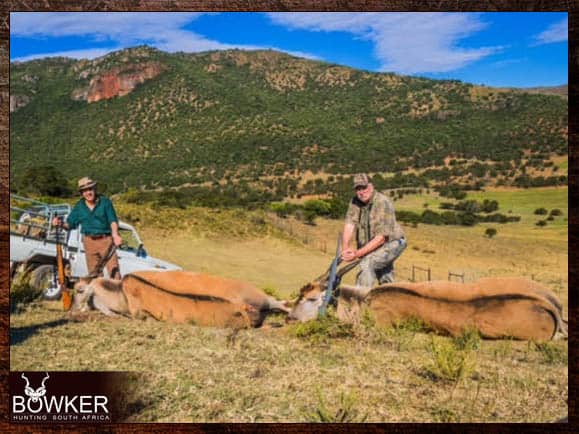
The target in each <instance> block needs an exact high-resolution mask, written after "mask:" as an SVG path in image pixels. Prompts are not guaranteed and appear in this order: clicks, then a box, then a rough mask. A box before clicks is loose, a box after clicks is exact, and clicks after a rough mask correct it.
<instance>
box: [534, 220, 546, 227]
mask: <svg viewBox="0 0 579 434" xmlns="http://www.w3.org/2000/svg"><path fill="white" fill-rule="evenodd" d="M535 224H536V225H537V226H539V227H543V226H547V221H546V220H539V221H538V222H537V223H535Z"/></svg>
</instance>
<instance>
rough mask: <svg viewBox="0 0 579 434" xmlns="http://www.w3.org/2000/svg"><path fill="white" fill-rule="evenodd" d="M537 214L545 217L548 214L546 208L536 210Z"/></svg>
mask: <svg viewBox="0 0 579 434" xmlns="http://www.w3.org/2000/svg"><path fill="white" fill-rule="evenodd" d="M535 214H536V215H545V214H547V209H546V208H537V209H536V210H535Z"/></svg>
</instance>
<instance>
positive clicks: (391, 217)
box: [346, 191, 404, 248]
mask: <svg viewBox="0 0 579 434" xmlns="http://www.w3.org/2000/svg"><path fill="white" fill-rule="evenodd" d="M346 223H352V224H354V225H355V227H356V243H357V245H358V248H360V247H362V246H364V245H365V244H367V243H368V241H370V240H372V239H373V238H374V237H375V236H376V235H384V236H385V237H386V241H387V242H388V241H392V240H398V239H400V238H402V237H404V231H403V230H402V227H400V224H399V223H398V222H397V221H396V215H395V214H394V205H393V204H392V202H391V201H390V199H388V198H387V197H386V196H384V195H383V194H382V193H380V192H377V191H375V192H374V194H373V195H372V197H371V198H370V201H369V202H368V203H367V204H364V203H363V202H361V201H360V200H359V199H358V198H357V197H356V196H354V198H353V199H352V201H351V202H350V205H349V207H348V212H347V213H346Z"/></svg>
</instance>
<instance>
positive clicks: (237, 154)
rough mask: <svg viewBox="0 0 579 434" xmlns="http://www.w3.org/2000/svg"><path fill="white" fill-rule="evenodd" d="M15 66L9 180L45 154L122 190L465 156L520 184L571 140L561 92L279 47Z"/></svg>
mask: <svg viewBox="0 0 579 434" xmlns="http://www.w3.org/2000/svg"><path fill="white" fill-rule="evenodd" d="M151 64H154V65H156V67H157V68H158V69H159V71H160V73H159V75H157V76H155V77H154V78H152V79H149V80H145V81H144V83H142V84H140V85H137V86H136V87H135V89H134V90H133V91H132V92H130V93H128V94H127V95H124V96H118V97H114V98H112V99H103V100H100V101H97V102H92V103H88V102H87V101H86V100H83V99H82V98H81V97H79V96H78V95H82V92H83V89H86V88H87V86H88V87H90V86H91V83H93V84H92V86H94V80H97V79H98V78H99V77H103V76H107V75H106V74H109V75H110V74H113V75H114V74H117V75H118V74H121V72H122V71H124V73H126V74H129V73H133V74H136V73H135V71H138V70H139V68H145V66H147V65H151ZM119 71H121V72H119ZM10 72H11V96H14V97H17V96H22V97H26V98H27V99H29V100H30V102H28V104H26V105H24V106H22V107H20V108H18V109H17V110H15V111H14V112H13V113H11V148H10V159H11V174H12V175H13V179H14V183H13V184H14V185H17V184H18V183H19V182H20V184H19V185H25V184H26V179H25V178H26V177H25V176H24V174H25V173H26V169H27V168H28V169H31V170H32V171H34V168H35V167H36V168H38V167H39V166H42V165H54V166H57V167H58V168H59V170H60V171H61V172H62V173H63V174H64V176H65V177H66V178H68V179H73V178H76V177H79V176H82V175H85V174H87V173H90V174H93V176H95V177H97V176H98V177H99V178H100V179H103V180H106V183H107V184H108V186H109V188H110V189H111V191H118V190H121V189H126V188H128V187H142V186H146V187H155V186H178V185H183V184H203V183H207V182H209V183H211V182H217V181H221V182H224V181H229V182H230V183H231V185H233V186H234V188H235V189H239V188H243V187H239V186H238V185H237V183H238V182H242V183H251V182H254V181H255V180H256V179H262V180H263V179H266V178H265V177H267V176H270V177H275V178H276V179H280V180H285V182H294V181H297V182H299V181H300V174H302V173H304V172H305V171H307V170H311V171H313V172H314V173H317V172H320V171H323V172H325V173H329V174H341V173H342V174H349V173H354V172H357V171H363V170H364V171H370V172H373V173H379V174H387V173H392V172H401V171H406V170H408V169H415V170H419V171H423V170H424V169H427V168H439V169H440V168H444V167H447V166H448V159H454V160H456V161H457V162H461V161H462V163H461V166H455V167H453V169H455V168H458V167H462V168H463V169H466V170H467V172H469V171H470V172H472V173H478V172H481V170H482V172H481V173H479V174H478V175H475V176H476V177H477V178H485V177H486V176H490V177H492V178H497V177H498V176H499V175H501V176H503V177H504V178H505V182H506V183H512V182H515V178H516V177H517V176H520V175H521V174H522V173H523V172H522V170H523V166H528V167H543V166H544V165H545V164H547V163H548V162H549V161H551V159H552V158H555V157H556V156H557V155H566V149H567V148H566V146H567V137H566V131H567V101H566V100H564V99H563V98H560V97H558V96H550V95H543V94H529V93H521V92H518V91H510V90H503V89H492V88H486V87H477V86H473V85H469V84H464V83H461V82H458V81H436V80H428V79H423V78H416V77H406V76H399V75H395V74H388V73H369V72H364V71H359V70H354V69H351V68H346V67H341V66H337V65H331V64H326V63H322V62H316V61H310V60H305V59H299V58H295V57H291V56H288V55H285V54H281V53H277V52H273V51H256V52H245V51H236V50H233V51H224V52H208V53H199V54H193V55H191V54H167V53H163V52H159V51H157V50H153V49H149V48H147V47H139V48H135V49H130V50H124V51H121V52H117V53H113V54H111V55H108V56H106V57H104V58H100V59H96V60H94V61H90V62H87V61H79V62H76V61H72V60H68V59H45V60H35V61H31V62H26V63H17V64H12V65H11V71H10ZM79 98H80V99H79ZM31 155H34V156H35V158H34V159H31V158H30V156H31ZM480 163H484V164H485V165H486V166H485V167H484V168H483V169H481V168H480V167H478V166H477V167H475V166H473V165H476V164H480ZM471 166H472V168H471V169H472V170H470V169H469V167H471ZM548 174H549V175H550V174H552V173H551V172H549V173H548ZM431 175H432V174H431ZM443 175H444V174H442V175H440V174H439V175H436V176H437V177H440V176H443ZM543 175H545V176H546V174H545V173H544V174H543ZM555 175H557V174H555ZM28 176H30V173H29V174H28ZM453 176H455V177H461V176H462V175H461V174H460V173H456V174H454V175H453ZM23 178H24V179H23ZM285 193H288V192H287V191H286V192H285ZM286 195H287V194H286Z"/></svg>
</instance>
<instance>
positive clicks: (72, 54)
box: [12, 48, 120, 62]
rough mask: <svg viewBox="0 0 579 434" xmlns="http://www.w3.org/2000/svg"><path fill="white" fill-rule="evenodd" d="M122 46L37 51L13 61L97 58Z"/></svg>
mask: <svg viewBox="0 0 579 434" xmlns="http://www.w3.org/2000/svg"><path fill="white" fill-rule="evenodd" d="M119 49H120V48H114V49H113V48H111V49H108V48H89V49H86V50H70V51H57V52H54V53H37V54H31V55H29V56H22V57H16V58H14V59H12V61H13V62H27V61H29V60H34V59H43V58H45V57H69V58H72V59H89V60H90V59H96V58H97V57H101V56H104V55H106V54H108V53H110V52H112V51H116V50H119Z"/></svg>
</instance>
